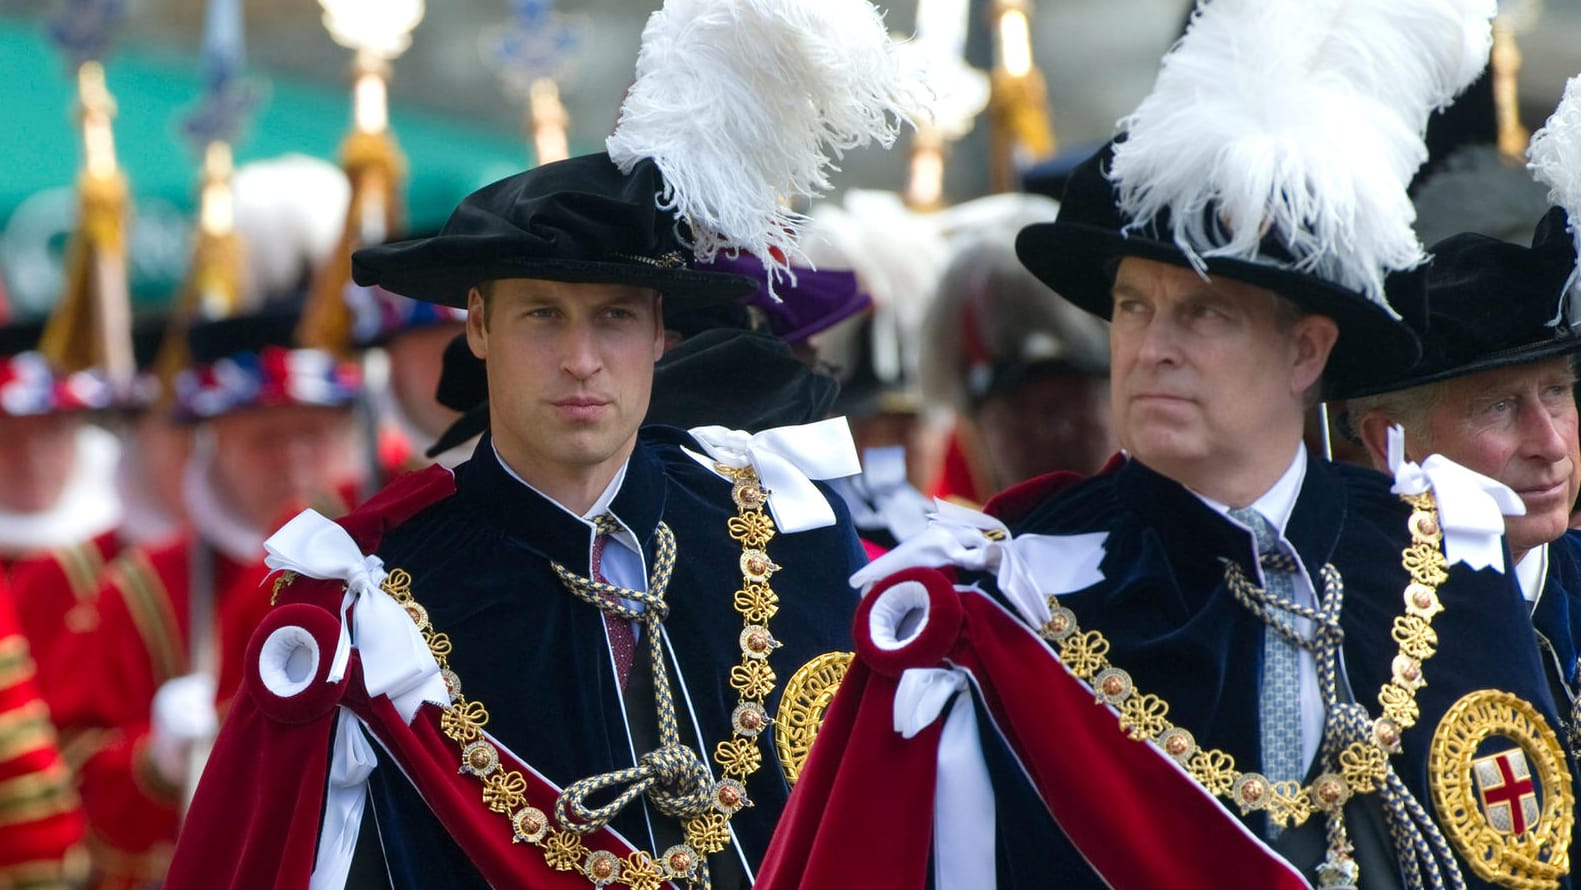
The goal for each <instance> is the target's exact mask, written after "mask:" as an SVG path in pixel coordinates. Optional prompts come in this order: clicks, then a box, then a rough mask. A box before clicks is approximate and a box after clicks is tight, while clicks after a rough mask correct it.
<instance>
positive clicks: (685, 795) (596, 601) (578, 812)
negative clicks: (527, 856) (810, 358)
mask: <svg viewBox="0 0 1581 890" xmlns="http://www.w3.org/2000/svg"><path fill="white" fill-rule="evenodd" d="M716 469H718V471H719V472H720V473H722V474H724V475H725V476H726V477H728V478H729V479H730V480H731V481H732V483H733V487H732V489H731V496H732V498H733V500H734V501H735V504H736V510H737V513H736V515H735V516H734V517H731V519H730V520H729V522H728V525H727V530H728V532H729V533H730V537H731V539H732V540H735V541H737V542H739V543H740V544H741V548H742V552H741V558H740V567H741V575H742V581H741V587H740V588H739V589H738V590H737V591H736V593H735V595H734V599H733V602H734V606H735V610H736V612H737V613H739V614H740V615H741V618H742V630H741V634H740V640H739V642H740V646H741V661H740V663H739V664H737V665H735V666H733V667H732V668H731V670H730V686H731V688H732V689H734V690H735V691H736V693H737V695H738V696H739V703H738V704H737V706H736V709H735V711H734V713H733V714H732V715H731V725H732V730H733V731H732V735H731V737H730V738H728V739H725V740H722V741H720V742H719V743H718V744H717V745H716V746H715V747H714V752H713V755H714V761H715V762H716V763H717V764H718V765H719V767H720V770H721V772H722V773H723V778H721V779H719V780H718V781H714V780H713V779H712V778H710V777H709V775H708V771H707V767H706V766H705V765H704V764H703V763H702V762H701V759H700V758H699V757H698V755H697V754H696V753H695V752H693V751H691V750H690V749H688V748H686V747H684V746H683V745H681V744H680V729H679V724H678V721H677V719H676V712H675V703H674V697H673V692H672V690H671V688H670V682H669V675H668V671H667V669H666V665H665V660H664V657H663V652H662V638H663V634H662V633H661V630H662V628H661V627H660V623H661V622H662V621H663V620H664V618H665V617H666V616H667V615H668V612H669V607H668V605H667V604H666V603H665V601H664V592H665V589H666V588H667V586H668V584H669V579H670V575H671V572H672V571H673V569H674V566H675V557H676V552H675V536H674V535H673V533H671V531H670V529H669V527H668V526H666V525H665V524H664V523H662V522H661V523H660V524H659V526H658V542H657V545H656V551H657V552H656V557H655V560H654V569H653V572H652V577H651V578H650V579H649V585H648V586H649V589H648V590H647V591H632V590H627V589H625V588H621V587H617V586H615V585H612V584H608V583H605V582H601V581H595V580H593V579H590V578H582V577H580V576H577V575H575V574H573V573H571V572H568V571H566V570H565V568H564V567H563V566H560V565H558V564H552V565H551V567H552V568H553V569H554V570H555V572H556V575H557V576H558V577H559V578H560V580H561V582H562V584H564V585H565V587H566V589H567V590H568V591H570V592H571V593H572V594H573V595H575V596H576V597H577V598H579V599H582V600H584V601H586V602H588V603H589V604H591V605H593V606H595V607H596V608H598V609H600V610H602V611H606V612H609V613H611V614H614V615H617V616H620V617H621V618H624V619H626V620H630V621H638V622H641V623H642V625H643V635H644V637H645V638H646V640H647V644H648V647H647V648H648V657H649V659H650V661H651V663H652V666H653V673H654V695H655V699H656V701H655V704H656V706H657V710H658V717H659V739H660V747H659V749H658V750H656V751H652V752H649V753H647V754H645V755H643V756H642V757H641V758H639V762H638V765H637V766H635V767H632V768H630V769H625V770H617V771H614V772H611V773H607V774H604V775H601V776H592V777H589V778H586V779H580V780H578V781H576V782H573V783H571V784H570V785H568V786H567V787H566V789H565V790H564V791H563V792H562V793H561V795H560V797H559V799H558V800H557V801H556V804H555V812H554V813H545V812H544V811H543V810H540V809H538V808H537V807H533V806H529V805H527V802H526V791H527V788H528V780H527V777H526V776H525V775H524V774H523V773H522V772H521V771H519V770H508V769H506V768H505V767H504V765H503V764H502V763H501V761H500V756H499V750H498V749H497V748H496V747H495V746H494V744H493V743H492V742H491V741H489V740H488V739H487V738H485V737H484V736H483V727H484V726H486V725H487V724H488V721H489V713H488V709H487V708H486V707H485V706H484V705H483V703H482V702H477V701H470V700H468V699H467V698H466V697H465V696H464V695H462V691H461V680H460V678H459V677H457V676H456V674H455V672H454V671H452V670H451V668H450V662H449V656H450V652H451V643H450V639H449V637H448V636H446V635H445V634H442V633H439V632H438V631H436V630H435V629H434V628H433V627H432V626H431V624H430V623H429V620H428V612H427V610H426V609H424V608H423V606H422V605H421V604H420V603H418V602H417V601H416V599H414V598H413V596H412V591H411V583H412V579H411V575H410V574H408V573H407V572H406V571H405V570H403V569H399V568H397V569H393V570H391V571H390V573H389V575H388V577H386V578H385V581H384V583H383V585H382V586H383V589H384V591H385V592H386V593H388V594H389V595H390V596H391V597H392V598H393V599H394V600H395V601H396V602H397V603H399V604H400V605H401V606H402V607H403V608H405V609H406V611H407V614H408V615H409V616H411V618H412V621H413V623H415V624H416V625H417V627H418V630H419V631H421V633H422V635H423V640H424V641H425V642H426V643H427V644H428V646H429V650H430V651H431V652H432V653H433V655H434V659H435V661H437V662H438V663H439V668H440V674H441V676H443V677H444V679H445V684H446V687H447V689H448V690H449V692H450V696H451V704H450V706H449V707H448V708H446V709H445V711H444V713H443V714H442V715H441V717H440V729H441V730H442V731H443V732H444V733H445V735H446V736H448V737H449V738H450V739H451V740H452V741H454V742H455V743H456V744H457V747H458V748H459V749H460V751H461V772H463V773H467V774H469V775H472V776H475V777H476V778H477V779H478V780H479V783H480V786H481V788H480V791H481V800H482V802H483V804H484V805H485V806H487V807H488V808H489V809H490V810H492V811H493V812H496V813H499V814H501V815H502V816H504V817H505V818H506V819H508V820H509V823H510V826H511V830H512V841H513V842H514V843H525V844H528V845H530V846H532V847H535V848H537V849H538V850H539V851H541V853H542V855H543V857H544V861H545V862H546V863H548V865H549V866H550V867H551V868H554V869H556V870H558V871H575V872H577V873H579V874H581V875H582V876H583V877H584V878H586V879H587V880H588V882H589V883H590V884H592V885H593V886H595V887H600V888H602V887H609V886H626V887H629V888H631V890H659V888H661V887H662V886H663V884H665V883H666V882H669V881H675V882H679V883H682V884H685V885H686V886H689V887H692V888H695V890H710V888H711V886H712V880H711V877H710V875H709V871H708V862H707V858H706V857H707V856H709V855H711V854H713V853H717V852H719V851H721V850H723V849H725V848H726V847H728V846H729V845H730V828H729V825H730V819H731V817H732V816H734V815H735V813H736V812H738V811H739V810H741V809H742V808H744V807H748V806H751V805H752V802H751V801H750V800H749V799H748V798H747V793H746V781H747V779H748V778H749V777H750V776H751V775H752V774H753V773H755V772H757V770H758V769H759V768H760V767H761V766H762V765H763V752H762V750H761V749H760V748H759V736H761V735H762V733H763V731H764V730H766V729H767V728H768V727H769V725H770V723H771V722H772V721H771V720H770V718H769V715H768V711H767V707H766V705H765V700H766V699H767V698H768V696H769V695H770V694H772V692H773V690H774V688H775V685H776V683H777V682H778V678H777V676H776V675H775V672H774V669H773V668H772V667H771V666H770V665H769V663H768V657H769V655H770V654H771V653H772V652H773V651H774V650H775V649H777V648H779V646H780V643H779V641H778V640H776V639H774V636H773V634H772V633H771V632H770V630H769V626H768V623H769V619H771V618H773V617H774V614H775V613H776V612H778V611H779V597H778V596H777V595H776V594H775V593H774V591H773V589H772V587H771V586H770V584H769V579H770V577H771V576H772V575H773V574H774V573H775V572H777V571H779V570H780V566H778V565H776V564H775V563H774V562H773V560H772V559H770V558H769V555H768V552H767V549H766V548H767V546H768V544H769V542H770V541H771V540H772V539H773V538H774V536H775V534H776V532H775V528H774V522H773V520H772V519H771V518H770V517H769V516H768V515H767V514H766V513H765V512H764V511H763V507H764V505H765V504H766V503H767V502H768V493H767V492H766V491H764V490H763V488H762V486H761V485H760V484H759V482H758V478H757V473H756V472H755V471H754V470H753V469H752V468H751V467H743V468H735V467H726V466H723V465H716ZM622 599H625V600H630V601H633V602H636V603H639V604H640V605H641V606H642V607H643V608H642V609H641V610H637V609H633V608H631V607H630V606H627V605H625V604H624V603H623V602H621V600H622ZM613 789H620V790H619V791H618V792H617V793H616V795H615V797H614V798H613V799H612V800H611V801H610V802H609V803H607V804H604V805H602V806H594V805H593V804H592V803H591V802H590V801H589V797H590V796H591V795H593V794H596V793H600V792H604V791H609V790H613ZM642 796H647V798H648V799H649V800H650V801H651V802H652V803H653V804H654V807H655V809H657V810H659V811H660V812H661V813H663V814H664V815H666V816H669V817H671V818H674V819H677V820H679V821H680V822H681V823H682V825H683V826H684V829H685V835H686V843H684V844H677V845H676V846H673V847H671V848H669V849H668V850H666V851H664V853H663V854H662V855H656V854H654V853H650V852H647V851H643V850H637V851H635V852H633V853H631V854H629V855H627V856H626V857H624V858H622V857H620V856H616V855H615V854H614V853H612V852H609V851H607V850H594V849H589V848H588V847H587V846H586V845H585V844H584V842H583V840H582V836H583V835H584V834H589V833H592V832H593V831H596V830H597V829H599V828H601V827H603V826H604V825H607V824H608V823H609V821H610V820H611V819H613V818H614V817H615V815H616V814H618V813H619V812H620V810H621V809H622V808H624V807H625V806H627V805H629V804H630V803H631V802H633V801H635V800H636V799H637V798H639V797H642Z"/></svg>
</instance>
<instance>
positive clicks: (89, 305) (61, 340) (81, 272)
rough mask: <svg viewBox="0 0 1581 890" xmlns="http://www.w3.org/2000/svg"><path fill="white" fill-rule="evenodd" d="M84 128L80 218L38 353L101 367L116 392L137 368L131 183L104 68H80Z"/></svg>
mask: <svg viewBox="0 0 1581 890" xmlns="http://www.w3.org/2000/svg"><path fill="white" fill-rule="evenodd" d="M77 101H78V106H79V114H80V121H81V127H82V150H83V166H82V172H81V173H80V174H79V175H78V177H77V189H78V214H79V215H78V220H77V228H76V230H75V231H74V232H73V233H72V237H71V242H70V244H69V245H68V247H67V250H66V284H65V288H64V290H63V292H62V293H61V298H60V301H59V302H58V303H57V304H56V306H55V310H54V311H53V312H51V313H50V318H49V322H48V324H46V325H45V328H44V334H43V338H42V339H41V340H40V342H39V351H40V352H42V353H43V354H44V355H45V357H47V358H48V359H49V360H50V361H51V362H53V363H54V364H55V365H56V366H58V368H59V369H60V370H62V371H68V372H72V371H82V370H86V369H89V368H98V369H99V370H101V371H102V372H103V373H104V374H105V376H106V378H107V379H108V380H109V382H110V383H111V385H112V386H114V387H115V388H116V391H117V392H124V391H126V390H127V389H128V388H129V387H130V386H131V383H132V378H133V376H134V375H135V374H136V370H137V368H136V364H135V362H134V360H133V357H132V310H131V302H130V300H131V294H130V289H129V287H128V284H127V274H126V214H127V184H126V176H125V175H124V174H123V173H122V171H121V168H120V165H119V164H118V163H117V161H116V157H115V135H114V130H113V128H112V126H111V124H112V121H113V120H114V119H115V99H114V97H113V96H111V95H110V90H109V88H108V87H107V85H106V84H105V79H104V66H103V65H102V64H100V62H99V61H98V60H97V59H90V60H88V61H85V62H83V63H82V64H80V65H79V66H78V67H77Z"/></svg>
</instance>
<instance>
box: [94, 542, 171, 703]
mask: <svg viewBox="0 0 1581 890" xmlns="http://www.w3.org/2000/svg"><path fill="white" fill-rule="evenodd" d="M109 571H113V572H114V573H115V576H114V580H116V581H117V582H118V583H117V584H116V586H117V587H119V588H120V589H121V592H122V600H123V601H124V602H125V603H126V611H127V612H128V613H130V614H131V617H132V623H133V624H135V625H136V626H137V632H138V634H139V635H140V636H141V637H142V638H143V644H144V646H146V647H147V649H148V660H149V664H150V666H151V667H153V670H154V682H156V683H163V682H164V681H166V680H169V679H170V678H172V677H179V676H181V675H182V674H185V673H186V672H187V652H186V649H185V648H184V647H183V646H182V645H181V641H180V640H179V639H178V638H177V636H173V634H179V630H178V629H179V628H180V627H181V625H180V624H179V623H177V621H176V612H175V607H174V606H173V605H172V604H171V602H170V593H169V591H167V590H166V589H165V584H164V582H163V581H162V580H160V578H159V572H158V570H156V569H155V568H154V565H153V563H151V562H149V561H148V557H147V555H145V554H144V553H143V552H142V550H140V549H138V548H136V547H134V548H132V549H131V550H129V551H127V552H126V553H125V554H123V555H122V556H121V557H120V558H119V559H117V560H116V561H115V562H114V563H112V564H111V568H110V569H109Z"/></svg>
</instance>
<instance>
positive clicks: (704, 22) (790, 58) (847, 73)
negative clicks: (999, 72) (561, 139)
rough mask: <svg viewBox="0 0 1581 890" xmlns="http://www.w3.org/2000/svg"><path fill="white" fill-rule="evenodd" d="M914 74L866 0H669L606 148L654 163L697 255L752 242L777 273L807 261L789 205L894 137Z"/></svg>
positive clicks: (913, 89)
mask: <svg viewBox="0 0 1581 890" xmlns="http://www.w3.org/2000/svg"><path fill="white" fill-rule="evenodd" d="M920 83H921V79H920V72H919V71H915V70H913V69H911V68H910V67H908V66H907V65H906V64H905V63H904V62H903V59H902V57H901V54H899V53H898V52H897V51H896V45H895V44H894V43H892V42H891V40H890V38H889V34H888V32H887V31H886V30H885V28H884V22H883V19H882V17H881V16H880V14H879V12H878V11H877V10H876V9H874V8H873V6H872V5H871V4H869V3H867V2H866V0H666V2H665V4H664V7H663V8H662V9H660V10H659V11H658V12H656V13H654V14H653V15H652V17H650V18H649V19H648V24H647V27H646V28H644V30H643V34H642V49H641V52H640V53H639V54H638V56H637V79H636V82H635V83H634V84H633V85H632V87H631V91H630V92H629V93H628V94H627V96H626V101H625V103H624V104H623V105H622V106H621V110H620V122H619V124H618V125H617V126H616V128H615V133H614V135H612V136H610V137H609V140H608V141H607V143H606V147H607V148H608V151H609V156H610V158H611V159H612V160H614V162H615V163H616V164H617V165H619V166H620V168H621V170H623V171H628V172H629V171H630V170H631V168H632V167H633V166H634V165H636V164H637V163H638V162H639V161H641V160H642V159H644V158H651V159H653V161H654V162H655V163H656V164H658V167H659V170H660V172H662V173H663V174H664V181H665V193H664V194H663V195H661V196H660V197H659V200H660V204H661V206H663V207H664V208H665V209H668V210H672V211H674V212H675V213H676V214H677V215H678V216H680V217H682V218H684V219H685V220H686V221H687V223H688V224H689V226H690V228H691V237H692V241H693V250H694V252H695V254H696V256H697V258H698V259H699V260H708V259H710V258H712V257H713V256H714V255H716V254H717V253H718V252H719V251H721V250H724V251H729V252H735V251H740V250H745V251H748V252H750V253H752V254H754V255H756V256H757V257H758V258H759V259H761V260H763V262H764V264H765V265H767V266H769V268H770V270H771V271H770V281H771V283H772V281H773V280H774V278H775V277H777V276H778V275H780V274H784V275H789V265H790V263H792V262H796V261H798V260H800V259H801V252H800V251H799V249H798V248H797V239H796V228H797V227H798V226H799V225H801V224H802V223H804V222H805V217H804V216H802V215H801V214H800V213H797V212H795V211H794V210H793V209H792V208H791V206H790V204H791V202H794V201H796V200H798V199H802V198H809V197H812V196H815V195H818V194H821V193H823V192H824V191H826V190H828V188H829V187H830V183H829V178H828V177H829V173H830V172H831V171H833V170H835V169H838V168H837V167H836V166H835V163H836V161H838V160H839V159H840V158H841V157H842V156H843V154H844V153H845V152H846V151H848V150H850V149H853V148H857V147H859V146H864V145H867V144H869V143H872V142H877V143H879V144H881V145H883V146H885V147H888V146H890V145H892V144H893V142H894V139H895V137H896V135H897V134H898V132H899V129H900V125H901V123H902V122H903V121H904V120H905V119H906V110H907V109H911V108H917V107H921V106H923V105H925V104H926V103H924V102H920V101H919V98H920V96H921V93H920V92H919V90H920Z"/></svg>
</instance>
